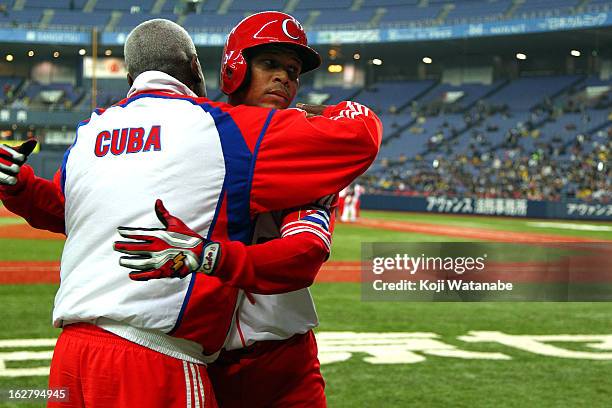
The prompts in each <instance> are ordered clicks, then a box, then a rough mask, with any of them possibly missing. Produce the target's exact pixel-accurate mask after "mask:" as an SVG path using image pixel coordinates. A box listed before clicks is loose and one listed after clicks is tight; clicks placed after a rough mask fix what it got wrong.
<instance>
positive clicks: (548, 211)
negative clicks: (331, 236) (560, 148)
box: [361, 194, 612, 221]
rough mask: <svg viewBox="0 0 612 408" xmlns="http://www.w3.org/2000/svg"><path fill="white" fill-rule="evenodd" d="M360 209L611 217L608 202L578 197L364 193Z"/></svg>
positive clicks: (552, 216)
mask: <svg viewBox="0 0 612 408" xmlns="http://www.w3.org/2000/svg"><path fill="white" fill-rule="evenodd" d="M361 208H362V209H364V210H382V211H406V212H422V213H433V214H461V215H489V216H506V217H522V218H554V219H573V220H601V221H611V220H612V204H603V203H587V202H584V201H581V200H565V201H558V202H555V201H534V200H521V199H508V198H470V197H441V196H430V197H407V196H400V195H391V194H365V195H363V196H362V198H361Z"/></svg>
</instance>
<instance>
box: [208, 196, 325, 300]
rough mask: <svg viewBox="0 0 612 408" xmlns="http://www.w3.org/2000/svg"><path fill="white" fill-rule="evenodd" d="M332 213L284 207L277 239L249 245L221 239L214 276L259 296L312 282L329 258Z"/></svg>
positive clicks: (290, 289) (290, 290) (281, 291)
mask: <svg viewBox="0 0 612 408" xmlns="http://www.w3.org/2000/svg"><path fill="white" fill-rule="evenodd" d="M330 213H331V215H330ZM333 213H334V208H332V209H331V210H330V212H329V213H328V215H327V216H326V215H325V214H322V213H320V211H317V210H316V209H315V210H313V207H312V206H305V207H302V208H298V209H292V210H288V211H285V212H284V214H283V220H282V225H281V228H280V233H281V238H276V239H273V240H270V241H268V242H265V243H260V244H256V245H251V246H246V245H244V244H243V243H241V242H239V241H226V242H222V243H221V263H220V264H219V267H218V270H217V271H218V272H217V273H216V276H218V277H219V278H220V279H221V280H222V281H224V282H226V283H228V284H229V285H231V286H235V287H238V288H241V289H244V290H246V291H247V292H251V293H257V294H262V295H271V294H277V293H286V292H292V291H294V290H298V289H302V288H305V287H308V286H310V285H312V283H313V282H314V279H315V277H316V276H317V273H318V272H319V269H320V268H321V266H322V265H323V263H324V262H325V261H326V260H327V258H328V257H329V252H330V247H331V235H332V232H333V227H334V216H333Z"/></svg>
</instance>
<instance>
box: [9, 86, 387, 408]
mask: <svg viewBox="0 0 612 408" xmlns="http://www.w3.org/2000/svg"><path fill="white" fill-rule="evenodd" d="M149 77H150V78H151V79H153V78H154V77H153V76H151V75H149ZM163 80H164V82H163V85H161V84H162V82H159V81H158V82H157V84H158V85H156V86H157V88H151V86H150V85H147V84H146V82H142V81H141V83H140V85H142V88H140V89H139V88H138V86H137V85H138V81H135V84H134V86H133V88H134V87H135V89H134V94H133V96H132V97H131V99H128V100H126V101H124V102H123V103H122V104H120V105H119V106H127V105H128V104H131V103H133V102H134V101H136V100H137V99H141V98H143V97H145V98H147V97H148V98H151V97H152V96H154V97H155V98H170V99H173V98H174V99H175V100H185V98H182V99H181V98H178V99H176V98H177V97H175V96H173V94H175V92H176V91H175V89H177V90H178V89H179V88H175V87H174V85H173V84H172V81H170V79H169V78H168V77H164V79H163ZM143 81H147V80H146V79H145V80H143ZM149 81H150V80H149ZM156 81H157V80H156ZM151 84H153V82H151ZM160 88H161V89H163V91H162V92H159V91H155V90H156V89H160ZM183 89H184V88H183ZM146 92H149V93H148V94H147V93H146ZM179 92H187V91H186V90H181V91H179ZM131 93H132V91H131ZM194 102H196V103H199V101H194ZM192 103H193V102H192ZM206 106H208V105H206ZM203 107H204V106H203ZM204 108H205V107H204ZM205 110H206V108H205ZM345 110H347V108H346V106H340V107H339V108H336V109H335V110H334V109H327V110H326V112H324V115H325V114H326V113H327V112H329V113H327V115H328V117H330V118H331V119H332V120H339V119H340V118H343V117H346V116H345V114H344V113H343V112H344V111H345ZM211 112H212V111H211ZM213 113H214V112H213ZM273 113H274V112H271V113H270V114H269V116H268V122H269V123H271V126H272V128H271V130H272V131H273V130H274V126H276V125H275V122H276V121H275V120H272V121H270V118H271V117H272V114H273ZM95 115H98V116H101V114H99V113H96V114H95ZM232 116H233V115H232ZM281 116H284V115H281ZM234 119H235V120H237V119H238V116H236V117H234ZM340 120H341V119H340ZM238 122H239V127H240V128H241V129H243V131H244V129H248V128H245V127H244V126H241V125H244V124H247V123H248V124H252V123H253V122H249V121H246V122H245V121H238ZM292 124H293V125H296V123H295V122H292ZM279 125H280V123H279ZM377 126H378V128H379V130H378V132H377V138H378V140H379V138H380V135H379V134H378V133H379V131H380V127H379V124H378V125H377ZM336 130H337V129H336ZM312 131H313V132H314V133H318V132H319V131H318V129H317V128H316V127H315V128H312ZM271 133H273V134H274V132H271ZM102 134H103V133H101V135H102ZM113 137H114V136H113ZM254 137H255V138H256V136H254ZM270 139H275V137H272V136H270V138H268V141H269V140H270ZM260 140H261V136H260ZM285 142H286V141H285ZM83 143H85V142H83ZM102 143H103V142H102ZM254 145H255V144H254ZM152 146H155V144H152ZM256 146H259V149H260V152H259V153H260V160H259V161H258V163H260V164H259V165H256V166H255V174H256V175H258V174H259V175H260V177H259V178H256V179H253V181H252V187H251V190H252V192H253V193H257V197H260V198H259V199H256V200H252V203H251V206H250V207H251V209H252V210H254V211H255V212H257V211H261V210H262V209H265V208H266V207H268V208H270V209H272V208H274V205H275V204H272V203H273V202H276V201H277V200H279V199H280V197H278V196H276V197H275V198H274V199H272V198H270V197H274V194H270V195H269V196H267V195H266V192H267V193H270V192H271V191H273V190H275V189H277V187H278V185H275V183H274V181H273V180H270V181H268V182H261V181H260V182H258V181H257V180H258V179H262V178H263V177H261V174H266V172H267V171H268V172H271V173H272V172H273V171H272V170H274V171H275V172H277V171H278V170H277V169H276V168H274V167H271V166H270V163H269V161H268V160H269V159H268V160H266V161H264V160H261V158H262V157H263V156H264V154H263V153H264V152H265V157H270V156H271V157H274V154H273V152H274V150H273V149H272V147H271V146H273V145H271V144H270V143H266V142H264V143H261V144H260V142H257V143H256ZM321 147H322V146H321ZM256 149H257V148H256ZM19 150H21V149H19ZM315 150H316V149H315ZM326 150H327V148H326ZM7 151H8V150H7ZM321 151H322V152H323V150H321ZM9 153H10V154H9V155H8V156H7V157H6V159H5V160H6V162H7V163H10V164H9V165H8V166H6V167H7V168H10V171H9V173H10V172H13V174H12V175H9V176H8V177H7V179H8V180H9V183H8V184H14V183H11V181H12V180H10V177H13V178H15V179H16V180H15V181H17V180H18V179H19V178H20V177H21V175H22V174H26V172H18V169H17V172H16V171H15V167H17V168H19V167H20V165H21V164H22V163H23V161H24V159H25V157H24V156H25V154H23V153H26V152H25V151H22V153H20V152H14V151H13V152H10V151H9ZM283 153H284V154H283V156H284V157H289V158H291V157H292V154H295V153H300V152H299V149H298V147H297V146H289V148H284V149H283ZM73 156H74V153H73ZM295 156H296V157H301V156H302V154H296V155H295ZM77 157H78V156H77ZM75 160H77V159H71V160H69V161H68V166H66V167H64V168H63V172H62V184H64V183H65V181H64V180H69V184H70V183H73V182H74V183H76V182H77V181H79V179H71V178H70V177H67V176H66V173H70V172H71V171H72V172H76V169H78V167H77V165H76V164H74V163H77V162H75ZM71 163H73V164H72V165H71ZM261 163H265V164H261ZM298 167H299V166H298ZM71 169H72V170H71ZM68 170H69V171H68ZM293 170H296V169H293ZM7 171H8V170H7ZM15 173H17V174H15ZM81 175H82V176H86V175H87V174H86V173H84V174H81ZM26 176H27V174H26ZM27 177H30V182H29V183H26V186H25V187H23V183H16V186H17V187H16V188H14V189H13V190H12V191H10V193H13V195H17V196H18V195H20V194H22V193H24V194H26V196H27V195H29V196H33V197H35V196H36V195H37V193H38V194H39V195H40V193H41V192H43V193H44V194H47V197H53V194H55V192H53V189H48V190H45V189H46V188H48V187H49V186H48V185H47V184H45V183H41V182H40V180H36V179H32V177H33V175H32V173H31V172H30V175H29V176H27ZM32 180H33V181H32ZM320 183H321V184H322V185H328V187H329V186H331V184H330V183H329V181H326V180H320ZM342 183H345V181H342ZM20 184H22V186H21V187H19V185H20ZM32 186H35V187H36V188H33V187H32ZM41 186H44V187H41ZM337 186H338V184H336V187H333V188H331V190H330V189H328V190H327V192H329V191H334V190H335V189H336V188H338V187H337ZM38 187H40V189H37V188H38ZM318 187H321V186H320V185H319V186H318ZM319 191H321V193H324V192H325V188H323V189H321V190H319ZM63 193H64V192H63V190H62V194H63ZM266 197H268V198H266ZM61 198H62V197H61V196H60V200H58V201H60V202H61V201H62V200H61ZM294 198H295V197H294ZM266 200H268V201H266ZM295 200H298V199H297V198H295ZM280 201H283V200H282V199H280ZM228 202H229V203H230V204H229V205H228V207H226V209H225V210H223V207H221V208H222V212H223V211H226V212H228V214H229V212H231V211H233V209H232V208H230V207H231V203H232V201H231V199H230V200H229V201H228ZM289 202H291V200H288V201H285V204H284V205H286V204H287V203H289ZM39 203H40V201H39ZM31 204H36V202H33V203H31ZM279 205H283V204H282V203H281V204H279ZM56 208H57V207H54V208H53V210H55V209H56ZM247 208H248V207H247ZM158 209H159V210H160V211H159V213H161V214H164V212H163V210H162V207H159V208H158ZM28 211H30V212H31V211H32V208H28V207H27V206H26V208H25V211H24V212H26V213H27V212H28ZM106 214H108V213H106ZM230 215H231V214H230ZM160 219H162V218H160ZM163 219H164V220H168V219H169V218H168V217H165V218H163ZM219 220H221V217H220V218H219ZM39 221H40V220H39ZM42 222H44V219H43V220H42ZM224 222H225V223H226V224H225V225H227V226H228V227H229V229H230V231H229V234H228V233H227V232H223V231H224V229H223V228H221V229H219V228H218V229H217V230H216V231H215V232H213V233H212V235H211V237H212V238H217V239H219V238H221V239H222V238H227V237H229V238H231V235H232V233H231V229H232V228H235V227H236V223H235V222H234V223H232V221H231V217H230V218H228V219H227V221H224ZM58 225H59V224H58V223H54V222H49V223H48V224H47V226H48V228H57V226H58ZM217 231H220V232H219V233H218V234H215V233H216V232H217ZM209 232H210V231H209ZM209 235H210V234H209ZM68 237H69V242H70V238H71V234H69V236H68ZM200 254H201V252H200ZM221 259H224V258H221ZM226 259H227V258H226ZM226 262H231V261H226ZM219 263H220V266H222V265H223V260H221V261H219ZM221 270H223V268H222V267H220V269H219V271H221ZM193 280H195V277H194V278H193ZM62 281H63V282H64V281H67V280H65V279H64V277H63V279H62ZM200 281H205V280H203V279H200ZM202 285H206V284H205V283H202V284H198V283H197V282H196V284H195V285H192V286H193V290H192V292H191V293H192V298H191V302H190V304H191V305H195V306H193V307H191V308H190V306H189V305H187V308H186V313H185V315H184V316H183V320H194V323H196V320H197V319H193V313H194V311H195V313H198V312H200V313H201V309H202V308H201V307H198V305H199V304H200V303H202V305H207V306H210V303H207V302H203V301H202V300H199V301H198V300H197V299H198V298H199V299H204V298H206V297H205V296H204V297H203V296H202V294H205V291H204V292H202V290H201V289H198V287H202ZM208 285H209V286H210V282H209V283H208ZM190 290H191V289H190ZM60 291H61V288H60ZM194 298H195V299H196V300H194ZM60 300H61V297H60ZM207 300H210V299H209V298H208V299H207ZM60 303H61V302H60ZM190 310H191V312H190ZM182 313H183V312H181V314H182ZM185 316H188V317H192V319H186V318H185ZM60 321H61V320H60ZM77 321H78V320H77ZM85 321H88V320H85ZM72 322H74V320H73V321H72ZM202 323H203V322H202V321H200V322H199V324H197V326H193V324H191V325H189V324H183V326H182V329H183V330H182V332H181V328H179V330H177V331H175V335H176V336H178V337H183V338H186V339H191V340H194V339H197V338H198V337H199V336H201V335H202V333H199V332H196V333H190V332H189V331H190V328H191V327H202V326H201V324H202ZM206 327H208V325H204V328H206ZM105 328H107V329H108V328H109V326H108V325H107V326H106V327H105ZM67 329H69V330H67V331H68V332H72V334H71V336H69V337H70V339H71V341H73V342H74V341H75V339H76V338H79V337H81V338H82V337H86V336H87V335H89V334H91V336H92V337H96V338H98V337H99V338H101V335H100V333H99V331H96V330H93V329H91V328H87V327H82V326H79V325H77V324H72V325H70V326H68V327H67ZM191 330H193V329H191ZM117 331H119V332H121V333H122V334H123V335H124V336H121V335H119V337H121V338H122V339H126V338H127V339H129V340H132V341H134V340H133V339H132V338H130V336H127V334H126V332H125V331H121V330H117V328H116V327H115V333H116V332H117ZM111 332H112V330H111ZM179 333H181V335H179ZM105 335H109V334H105ZM109 336H111V338H110V340H109V344H112V345H117V344H118V343H120V342H118V341H115V340H112V339H113V337H112V335H109ZM64 337H66V336H64ZM66 341H69V340H66ZM66 341H64V343H66ZM134 342H135V341H134ZM128 343H129V342H128ZM204 343H205V344H206V346H208V345H209V344H208V343H206V342H205V341H204ZM64 346H66V345H65V344H64ZM73 346H74V344H71V346H70V347H67V346H66V347H65V349H66V350H68V349H73V348H74V347H73ZM145 348H146V347H145ZM153 349H154V350H156V351H158V352H161V351H160V350H158V349H155V348H153ZM161 353H162V354H164V353H163V352H161ZM54 361H55V359H54ZM182 368H183V369H184V371H185V373H187V372H190V373H191V374H193V375H191V374H190V375H187V374H185V381H187V382H190V383H192V384H197V383H198V382H200V381H201V380H202V376H203V374H201V373H199V372H196V371H194V367H193V366H190V367H189V368H185V365H183V367H182ZM52 377H53V376H52ZM145 379H146V376H145V378H140V385H141V386H143V385H144V386H146V385H147V383H146V381H143V380H145ZM196 380H197V381H196ZM98 385H100V384H99V383H98ZM197 388H198V387H195V389H197ZM199 389H200V390H201V389H202V387H201V383H200V388H199ZM106 391H108V392H109V394H113V391H116V390H114V389H112V388H110V389H107V390H106ZM188 395H189V394H188ZM159 404H161V406H170V402H168V401H166V402H163V401H162V402H159Z"/></svg>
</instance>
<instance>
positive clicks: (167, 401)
mask: <svg viewBox="0 0 612 408" xmlns="http://www.w3.org/2000/svg"><path fill="white" fill-rule="evenodd" d="M143 54H144V55H143ZM126 62H127V65H128V70H129V71H130V75H131V80H133V81H132V83H131V86H132V87H131V89H130V92H129V94H128V98H127V99H125V100H124V101H122V102H120V103H119V104H117V105H116V106H113V107H111V108H110V109H108V110H107V111H102V110H98V111H96V112H94V114H92V117H91V119H90V120H88V121H84V122H82V123H81V124H80V126H79V130H78V137H77V139H76V140H75V143H74V144H73V146H72V147H71V149H70V150H69V151H68V152H67V154H66V157H65V161H64V164H63V165H62V169H61V172H60V173H59V176H56V179H55V180H56V183H45V182H43V181H42V180H41V179H38V178H36V177H35V176H34V174H33V172H32V171H31V168H30V169H29V170H27V169H28V166H24V165H23V163H24V162H25V158H26V156H27V153H28V151H27V150H28V145H27V144H26V145H24V146H22V147H20V148H19V149H10V148H6V149H3V152H4V154H2V153H0V155H2V156H3V157H2V159H1V160H2V162H0V164H1V165H2V166H0V172H2V173H4V174H5V175H6V177H4V178H3V179H2V180H3V182H5V183H6V184H7V185H8V187H6V188H2V189H1V190H2V191H1V193H2V198H3V199H4V201H5V203H6V204H7V207H9V209H12V208H11V207H13V208H15V209H17V211H15V212H18V211H21V215H25V216H26V218H27V216H28V215H32V214H36V215H34V216H33V217H30V219H29V221H30V222H31V223H32V222H34V223H36V224H38V225H40V226H41V227H44V228H48V229H51V230H54V229H55V230H57V229H63V226H62V225H61V222H60V221H59V219H58V218H59V217H58V216H59V215H61V216H62V217H64V216H65V231H66V234H67V242H66V246H65V250H64V254H63V256H62V272H61V273H62V282H61V285H60V290H59V292H58V295H57V297H56V304H55V309H54V324H55V325H56V326H58V327H60V326H61V327H64V331H63V333H62V335H61V336H60V339H59V341H58V345H57V348H56V353H55V356H54V359H53V362H52V375H51V379H50V385H52V386H53V385H56V386H59V385H62V383H64V382H66V381H72V383H70V384H69V386H71V388H72V387H74V388H75V389H77V390H79V391H78V392H76V393H73V394H72V395H73V396H74V398H81V397H82V398H83V400H82V401H73V403H72V404H71V405H70V406H80V405H82V404H84V403H85V401H87V403H88V404H89V405H91V406H109V404H110V405H112V406H127V405H142V404H144V405H147V406H185V405H186V404H187V403H189V402H190V401H191V400H195V398H199V399H201V400H203V399H205V395H202V391H203V390H207V391H209V387H208V385H207V376H206V370H205V368H204V366H203V365H202V364H201V363H203V362H206V361H205V360H206V359H204V358H202V355H203V354H205V355H209V356H210V358H211V359H212V358H214V356H215V355H216V352H217V351H218V350H219V349H220V348H221V346H222V344H223V342H224V340H225V334H226V333H227V330H228V328H229V325H230V322H231V320H232V315H233V314H234V306H235V304H236V302H237V299H238V293H237V291H236V290H235V289H234V288H233V287H232V286H230V285H223V280H222V279H220V278H219V277H214V276H213V277H209V276H208V275H206V274H192V273H190V272H193V271H194V270H197V271H203V272H205V273H209V274H214V272H215V271H216V270H219V271H221V270H223V266H224V263H228V262H229V263H231V261H232V259H231V258H230V257H224V256H223V250H222V246H221V245H220V244H218V243H216V242H213V241H226V240H227V239H231V240H235V241H241V242H243V243H249V242H250V238H251V233H250V231H251V229H252V222H251V219H252V216H253V215H255V214H257V213H262V212H266V211H269V210H274V209H280V208H288V207H292V206H294V205H297V204H300V203H304V202H309V201H312V200H313V199H315V198H316V197H320V196H324V195H326V194H330V193H333V192H334V191H337V190H338V189H340V188H342V187H343V186H344V185H346V184H347V183H348V182H350V180H351V179H352V178H354V177H355V176H357V175H358V174H360V173H361V172H363V171H364V170H365V168H367V166H368V165H369V164H370V163H371V161H372V160H373V158H374V155H375V153H376V151H377V148H378V145H379V143H380V136H381V130H382V129H381V126H380V121H379V120H378V118H376V117H375V116H374V115H373V114H371V113H370V114H368V115H363V117H355V118H347V117H345V115H343V113H342V112H343V111H345V110H346V109H348V107H347V104H340V105H337V106H334V107H329V108H327V109H325V111H324V112H323V115H322V116H321V117H314V118H306V116H305V115H304V114H303V113H302V112H300V111H297V110H287V111H283V112H281V111H276V110H273V109H272V110H271V109H257V108H247V107H236V108H233V107H231V106H228V105H225V104H221V103H212V102H210V101H209V100H207V99H205V98H198V97H197V96H199V95H203V94H204V88H203V76H202V74H201V69H200V68H199V62H198V60H197V56H196V55H195V48H194V47H193V43H192V42H191V40H190V39H189V37H188V35H187V34H186V32H184V30H182V29H181V28H180V27H178V26H176V25H175V24H174V23H171V22H169V21H167V20H153V21H149V22H147V23H144V24H142V25H141V26H139V27H137V28H136V29H135V30H134V31H133V32H132V34H131V35H130V37H129V38H128V41H127V43H126ZM137 67H138V68H137ZM287 129H290V130H291V132H287V131H286V130H287ZM296 139H297V140H300V141H302V143H299V144H296V143H291V141H292V140H294V141H295V140H296ZM338 145H343V146H344V145H345V147H349V148H348V149H346V148H345V149H343V151H342V154H341V155H339V156H337V157H336V155H337V154H338V152H337V150H338ZM332 152H333V153H332ZM151 156H154V157H153V158H151ZM332 156H333V157H332ZM185 157H187V158H189V157H193V159H192V160H185ZM308 157H311V158H312V159H308ZM279 158H284V159H286V160H288V161H289V162H290V163H291V166H287V165H285V164H284V163H283V162H281V161H280V160H279ZM332 158H333V159H334V160H336V163H338V162H347V163H349V165H346V166H343V167H342V168H341V169H339V168H338V166H337V165H332V162H333V160H331V159H332ZM20 170H21V171H20ZM321 172H323V173H324V174H323V175H320V173H321ZM332 173H333V174H332ZM195 174H197V175H198V177H194V175H195ZM58 187H61V188H58ZM19 197H21V198H19ZM24 197H28V198H34V200H33V201H31V202H29V203H27V204H25V205H24V204H21V206H20V205H19V200H20V199H23V198H24ZM154 197H161V198H163V199H164V200H165V201H166V203H169V205H170V207H171V208H172V209H173V212H176V213H177V214H178V215H179V216H180V217H181V219H183V220H184V221H185V223H182V222H179V221H180V220H179V219H178V218H176V217H173V216H171V215H170V214H169V213H168V211H167V210H165V208H164V206H163V205H162V204H161V201H157V202H156V204H155V207H156V210H157V215H158V219H159V220H160V221H162V222H163V223H164V224H165V228H164V229H163V230H162V229H156V230H155V232H153V230H151V234H152V236H153V235H155V238H158V239H159V241H157V243H159V244H160V245H161V246H166V247H168V248H167V249H170V253H173V252H172V251H171V249H172V248H175V247H181V248H183V249H185V246H184V245H187V243H188V244H189V245H191V246H190V247H189V248H192V249H191V250H189V251H187V250H185V251H183V252H187V255H189V254H190V253H191V256H186V255H185V254H184V253H178V254H176V255H182V256H183V257H184V258H180V257H179V258H177V257H176V256H175V257H174V258H172V259H166V260H164V262H162V263H161V264H160V262H161V261H159V260H158V259H148V260H146V262H148V263H149V266H150V268H149V269H144V270H137V271H135V274H134V275H132V278H136V279H138V280H140V278H142V279H143V280H144V279H149V278H153V277H164V276H173V275H175V276H184V277H185V279H181V280H178V279H173V280H169V279H164V280H153V281H150V282H147V283H144V284H143V283H142V282H134V281H132V280H130V279H129V278H128V277H127V276H126V274H125V272H123V271H122V270H120V268H117V267H116V264H117V262H118V258H117V254H116V253H114V252H113V250H112V244H113V242H115V241H117V238H118V235H117V234H116V232H115V229H114V227H113V225H126V224H132V225H134V224H135V225H143V224H146V225H155V224H156V222H157V219H155V218H154V217H152V214H151V211H150V208H151V207H153V200H154ZM49 198H52V199H54V200H55V201H53V205H52V206H49V207H50V208H46V205H45V204H46V203H48V201H47V199H49ZM64 200H65V201H64ZM64 203H65V209H64V208H62V211H61V214H60V211H59V208H61V207H62V204H64ZM39 211H42V212H39ZM45 211H46V212H45ZM64 213H65V214H64ZM41 214H44V216H43V215H41ZM48 219H52V220H51V221H47V220H48ZM187 225H190V226H192V228H193V230H192V229H190V228H189V227H187ZM132 232H133V234H132V233H130V231H128V230H127V229H122V230H120V233H121V235H123V236H124V237H126V236H127V237H128V238H130V236H129V235H133V236H134V237H136V238H138V237H139V236H142V231H136V232H134V231H132ZM170 233H171V234H170ZM139 234H140V235H139ZM168 235H170V236H171V237H173V238H174V239H169V238H168ZM160 237H161V239H160ZM177 237H178V238H177ZM176 239H178V241H181V240H183V241H181V242H178V243H177V242H176ZM215 244H216V245H215ZM132 245H135V244H132ZM181 245H182V246H181ZM171 247H172V248H171ZM119 249H122V248H119ZM123 250H125V251H130V249H129V248H128V247H125V248H123ZM127 258H128V259H125V260H123V262H124V264H125V265H129V264H130V263H131V264H132V265H133V266H134V267H135V268H136V269H138V267H142V262H140V263H138V262H136V260H134V259H129V258H130V257H127ZM194 259H195V261H194ZM185 265H187V266H185ZM217 267H218V269H217ZM143 273H145V274H147V273H148V274H150V276H148V275H143ZM153 294H154V295H153ZM168 334H171V336H169V335H168ZM143 367H144V368H143ZM108 373H113V375H112V376H109V375H108ZM186 384H187V387H185V385H186ZM66 385H67V384H64V386H66ZM154 390H159V392H153V391H154ZM185 390H187V392H185ZM196 393H197V396H196ZM204 394H206V392H205V393H204ZM208 398H210V392H208ZM79 402H80V403H81V404H79ZM201 402H203V401H201ZM210 403H211V404H214V401H210Z"/></svg>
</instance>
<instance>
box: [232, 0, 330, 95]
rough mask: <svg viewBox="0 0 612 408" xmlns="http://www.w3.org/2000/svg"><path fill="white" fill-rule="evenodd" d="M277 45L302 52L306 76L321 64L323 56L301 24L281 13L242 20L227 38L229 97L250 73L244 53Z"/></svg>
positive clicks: (271, 12) (254, 16)
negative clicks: (261, 46)
mask: <svg viewBox="0 0 612 408" xmlns="http://www.w3.org/2000/svg"><path fill="white" fill-rule="evenodd" d="M273 43H280V44H287V45H289V46H290V47H292V48H293V49H294V50H295V51H296V52H297V53H298V55H299V57H300V59H301V60H302V73H305V72H308V71H312V70H313V69H315V68H317V67H318V66H319V65H321V57H320V56H319V54H318V53H317V52H316V51H315V50H313V49H312V48H310V47H309V46H308V40H307V39H306V33H305V32H304V29H303V28H302V25H301V24H300V22H299V21H297V20H296V19H295V18H294V17H292V16H290V15H289V14H285V13H281V12H279V11H263V12H261V13H257V14H253V15H252V16H249V17H247V18H245V19H244V20H242V21H241V22H240V23H238V25H237V26H236V27H234V29H233V30H232V31H231V32H230V33H229V35H228V36H227V41H226V42H225V48H224V49H223V60H222V61H221V90H222V91H223V92H224V93H226V94H228V95H229V94H232V93H234V92H236V90H237V89H238V88H239V87H240V85H242V82H243V81H244V79H245V77H246V74H247V70H248V67H247V62H246V60H245V58H244V50H246V49H249V48H253V47H257V46H259V45H264V44H273Z"/></svg>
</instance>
